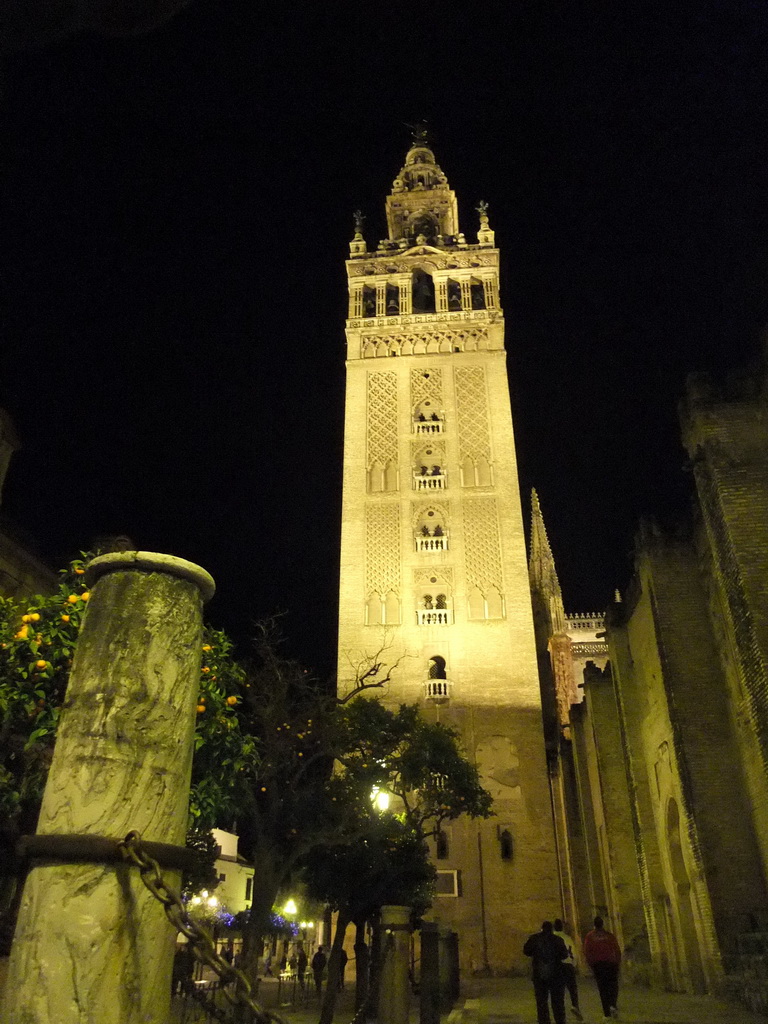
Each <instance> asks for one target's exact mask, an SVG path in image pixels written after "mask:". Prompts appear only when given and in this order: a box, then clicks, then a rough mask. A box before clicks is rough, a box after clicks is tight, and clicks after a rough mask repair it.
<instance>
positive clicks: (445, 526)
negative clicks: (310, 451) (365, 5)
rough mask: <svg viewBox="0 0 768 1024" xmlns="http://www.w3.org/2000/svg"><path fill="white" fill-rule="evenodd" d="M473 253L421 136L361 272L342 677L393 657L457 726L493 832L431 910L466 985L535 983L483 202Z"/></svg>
mask: <svg viewBox="0 0 768 1024" xmlns="http://www.w3.org/2000/svg"><path fill="white" fill-rule="evenodd" d="M477 210H478V213H479V220H480V226H479V230H478V232H477V243H468V242H467V241H466V239H465V237H464V234H463V233H462V232H461V230H460V227H459V219H458V210H457V205H456V196H455V194H454V192H453V191H452V190H451V189H450V188H449V186H448V181H447V179H446V176H445V175H444V174H443V172H442V170H441V169H440V167H439V166H438V165H437V163H436V162H435V156H434V153H433V152H432V150H431V149H430V147H429V145H428V144H427V140H426V137H425V135H424V133H423V132H417V133H416V137H415V138H414V143H413V145H412V147H411V149H410V150H409V152H408V154H407V156H406V160H405V166H404V167H403V168H402V170H401V171H400V173H399V174H398V176H397V178H395V181H394V184H393V187H392V192H391V194H390V195H389V196H388V197H387V201H386V214H387V227H388V237H387V238H386V239H384V240H383V241H381V242H380V243H379V245H378V247H377V248H376V249H375V250H374V251H370V252H369V251H368V247H367V244H366V241H365V239H364V238H363V233H362V227H363V218H362V215H361V214H359V213H358V214H356V217H355V227H356V231H355V236H354V239H353V241H352V242H351V244H350V259H349V260H348V261H347V274H348V280H349V318H348V320H347V332H346V333H347V364H346V365H347V390H346V422H345V442H344V496H343V512H342V522H343V525H342V537H341V588H340V613H339V614H340V619H339V681H340V688H341V689H342V690H343V689H344V688H346V687H348V686H349V685H350V683H351V681H352V678H353V675H354V672H353V666H354V665H355V664H358V663H359V661H360V660H361V658H362V657H363V656H364V655H365V654H366V653H367V654H372V653H374V652H376V651H377V650H379V649H380V648H382V647H385V648H386V650H385V652H384V654H383V661H384V662H387V663H389V664H392V663H393V662H394V661H395V659H397V658H402V661H401V662H400V664H399V666H398V667H397V669H396V671H395V673H394V677H393V682H392V683H391V685H390V687H389V689H388V691H387V694H386V699H387V700H390V701H392V702H393V703H400V702H402V701H407V702H413V701H418V702H419V703H420V705H421V707H422V708H423V713H424V715H425V716H427V717H429V718H430V719H432V720H439V721H441V722H443V723H444V724H446V725H449V726H452V727H454V728H456V729H457V730H458V731H459V732H460V734H461V736H462V740H463V743H464V747H465V749H466V752H467V753H468V755H469V756H470V757H472V758H474V759H475V760H476V762H477V764H478V767H479V768H480V771H481V774H482V776H483V782H484V785H485V786H486V788H488V789H489V790H490V791H491V793H492V795H493V797H494V801H495V804H494V810H495V812H496V816H495V817H493V818H491V819H489V820H488V821H485V822H480V823H478V822H471V821H464V820H459V821H457V822H454V823H453V824H450V825H449V826H447V827H446V829H445V833H444V834H443V835H442V836H441V838H440V842H439V843H436V844H433V848H432V853H433V856H434V857H435V864H436V867H437V869H438V871H439V875H438V879H439V889H440V895H439V896H438V897H437V899H436V900H435V905H434V907H433V910H432V914H433V915H434V916H435V917H436V918H437V919H438V920H439V921H440V922H441V923H443V924H444V925H445V926H447V927H451V928H453V929H455V930H456V931H457V932H458V933H459V947H460V955H461V961H462V967H463V968H464V969H482V968H488V967H490V968H492V969H495V970H508V969H509V968H510V967H511V966H512V965H517V966H520V967H522V966H523V961H524V958H523V957H522V954H521V947H522V944H523V941H524V939H525V937H526V936H527V935H528V934H529V933H530V932H531V931H534V930H536V929H538V927H539V925H540V923H541V921H542V920H543V919H545V918H552V917H555V916H557V915H558V914H559V913H560V912H561V905H560V890H559V884H558V877H557V858H556V851H555V840H554V832H553V827H552V813H551V805H550V794H549V787H548V781H547V768H546V757H545V751H544V740H543V732H542V716H541V698H540V687H539V679H538V673H537V662H536V647H535V642H534V630H533V620H532V614H531V595H530V587H529V578H528V568H527V559H526V548H525V539H524V531H523V519H522V512H521V506H520V493H519V488H518V481H517V462H516V457H515V446H514V437H513V432H512V417H511V412H510V402H509V387H508V383H507V368H506V353H505V350H504V319H503V315H502V311H501V307H500V305H499V289H498V278H499V253H498V250H497V249H496V248H495V243H494V233H493V231H492V230H491V228H490V226H489V219H488V209H487V206H486V204H485V203H480V204H479V206H478V208H477Z"/></svg>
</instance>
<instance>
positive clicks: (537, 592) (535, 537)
mask: <svg viewBox="0 0 768 1024" xmlns="http://www.w3.org/2000/svg"><path fill="white" fill-rule="evenodd" d="M528 572H529V576H530V580H531V590H532V591H533V594H534V597H538V598H539V601H540V602H541V604H542V605H543V606H544V607H546V608H547V609H548V613H549V618H550V630H551V632H553V633H562V632H565V628H566V623H565V608H564V607H563V593H562V591H561V589H560V581H559V580H558V578H557V569H556V568H555V559H554V556H553V554H552V548H551V547H550V544H549V537H548V536H547V528H546V526H545V525H544V515H543V513H542V511H541V504H540V502H539V496H538V494H537V493H536V490H535V488H534V490H532V491H531V556H530V561H529V563H528Z"/></svg>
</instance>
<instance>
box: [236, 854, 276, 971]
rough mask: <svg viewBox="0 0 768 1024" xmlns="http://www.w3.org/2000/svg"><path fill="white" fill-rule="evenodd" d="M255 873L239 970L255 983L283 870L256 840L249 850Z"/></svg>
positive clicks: (272, 855)
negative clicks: (253, 846) (253, 847)
mask: <svg viewBox="0 0 768 1024" xmlns="http://www.w3.org/2000/svg"><path fill="white" fill-rule="evenodd" d="M253 863H254V865H255V867H256V873H255V875H254V876H253V899H252V900H251V910H250V913H249V915H248V924H247V926H246V928H245V931H244V934H243V964H242V971H243V973H244V974H245V976H246V977H247V978H248V980H249V981H250V983H251V984H252V985H253V986H254V987H255V985H256V983H257V981H258V977H259V957H260V956H261V954H262V952H263V938H264V936H265V935H266V934H267V932H268V931H269V928H270V925H271V916H272V908H273V907H274V905H275V901H276V899H277V897H278V894H279V892H280V885H281V883H282V880H283V872H282V871H281V870H280V867H279V866H278V862H276V858H275V856H274V854H273V851H272V850H270V849H268V848H264V847H261V846H260V845H259V844H258V842H257V844H256V847H255V849H254V850H253Z"/></svg>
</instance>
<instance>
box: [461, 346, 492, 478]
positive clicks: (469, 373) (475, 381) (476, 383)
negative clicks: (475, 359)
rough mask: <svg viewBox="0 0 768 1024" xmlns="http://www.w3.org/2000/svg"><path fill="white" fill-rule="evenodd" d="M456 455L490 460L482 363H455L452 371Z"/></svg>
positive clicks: (486, 398)
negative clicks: (456, 427) (468, 364)
mask: <svg viewBox="0 0 768 1024" xmlns="http://www.w3.org/2000/svg"><path fill="white" fill-rule="evenodd" d="M453 379H454V387H455V389H456V415H457V418H458V427H459V458H460V459H461V460H462V462H463V461H464V459H467V458H469V459H473V460H475V461H477V460H478V459H485V460H486V461H488V462H490V461H491V440H490V432H489V429H488V397H487V393H486V388H485V370H484V368H483V367H482V366H458V367H457V368H456V372H455V374H454V378H453Z"/></svg>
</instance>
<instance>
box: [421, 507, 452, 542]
mask: <svg viewBox="0 0 768 1024" xmlns="http://www.w3.org/2000/svg"><path fill="white" fill-rule="evenodd" d="M443 515H444V514H443V512H442V511H441V510H440V508H439V507H438V508H425V509H423V511H422V512H421V514H420V515H419V517H418V519H416V521H415V524H414V526H415V529H414V540H415V543H416V550H417V551H447V550H448V531H447V529H446V525H445V520H444V518H443Z"/></svg>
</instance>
